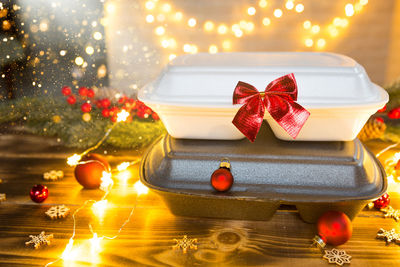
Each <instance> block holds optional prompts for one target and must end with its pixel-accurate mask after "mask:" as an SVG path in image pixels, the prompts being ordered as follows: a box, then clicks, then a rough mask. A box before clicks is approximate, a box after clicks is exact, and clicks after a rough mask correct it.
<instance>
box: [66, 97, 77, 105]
mask: <svg viewBox="0 0 400 267" xmlns="http://www.w3.org/2000/svg"><path fill="white" fill-rule="evenodd" d="M67 102H68V104H70V105H73V104H75V103H76V98H75V96H73V95H70V96H69V97H68V98H67Z"/></svg>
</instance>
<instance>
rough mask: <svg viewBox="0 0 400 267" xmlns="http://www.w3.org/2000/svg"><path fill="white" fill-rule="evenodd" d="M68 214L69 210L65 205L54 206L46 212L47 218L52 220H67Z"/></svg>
mask: <svg viewBox="0 0 400 267" xmlns="http://www.w3.org/2000/svg"><path fill="white" fill-rule="evenodd" d="M68 213H69V208H67V207H66V206H65V205H59V206H53V207H51V208H50V209H48V210H47V211H46V212H45V214H46V215H47V217H49V218H50V219H52V220H54V219H60V218H65V217H66V216H67V215H68Z"/></svg>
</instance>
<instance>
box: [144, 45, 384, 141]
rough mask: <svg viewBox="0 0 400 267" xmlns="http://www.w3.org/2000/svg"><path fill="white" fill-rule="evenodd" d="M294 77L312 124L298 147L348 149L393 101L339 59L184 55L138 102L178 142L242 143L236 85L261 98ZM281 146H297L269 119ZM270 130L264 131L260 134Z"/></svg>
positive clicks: (356, 68)
mask: <svg viewBox="0 0 400 267" xmlns="http://www.w3.org/2000/svg"><path fill="white" fill-rule="evenodd" d="M289 73H294V75H295V78H296V81H297V86H298V99H297V102H298V103H299V104H300V105H302V106H303V107H304V108H306V109H307V110H308V111H309V112H310V113H311V115H310V117H309V118H308V120H307V121H306V123H305V124H304V126H303V128H302V129H301V131H300V133H299V135H298V136H297V138H296V139H295V140H296V141H300V140H301V141H349V140H353V139H354V138H356V136H357V134H358V133H359V131H360V130H361V129H362V127H363V126H364V124H365V122H366V121H367V120H368V118H369V117H370V116H371V115H372V114H374V113H375V112H376V111H377V110H379V109H380V108H382V107H383V106H384V105H385V104H386V103H387V102H388V100H389V97H388V94H387V92H386V91H385V90H384V89H383V88H381V87H379V86H378V85H376V84H374V83H372V82H371V81H370V79H369V78H368V75H367V73H366V72H365V70H364V68H363V67H362V66H361V65H359V64H358V63H357V62H356V61H354V60H353V59H351V58H349V57H347V56H343V55H339V54H333V53H313V52H271V53H218V54H206V53H199V54H195V55H184V56H180V57H177V58H176V59H174V60H173V61H172V62H171V63H170V64H168V65H167V67H166V68H165V69H164V70H163V71H162V73H161V74H160V75H159V77H158V78H157V79H156V80H155V81H153V82H151V83H150V84H148V85H146V86H145V87H144V88H142V89H141V90H140V91H139V93H138V98H139V99H140V100H141V101H143V102H144V103H145V104H146V105H148V106H149V107H151V108H152V109H153V110H154V111H156V112H157V113H158V115H159V116H160V118H161V120H162V121H163V123H164V125H165V127H166V129H167V131H168V132H169V134H170V135H171V136H173V137H175V138H192V139H224V140H234V139H241V138H244V135H243V134H242V133H241V132H240V131H239V130H238V129H237V128H236V127H235V126H234V125H233V124H232V119H233V118H234V116H235V114H236V112H237V111H238V109H239V108H240V106H241V105H233V104H232V96H233V91H234V88H235V86H236V84H237V83H238V81H243V82H246V83H249V84H251V85H253V86H255V87H256V88H257V89H258V90H259V91H264V90H265V87H266V86H267V85H268V83H270V82H271V81H273V80H274V79H276V78H278V77H281V76H283V75H286V74H289ZM264 119H266V120H267V122H268V123H269V125H270V126H271V128H272V130H273V132H274V134H275V136H276V137H278V138H279V139H283V140H294V139H293V138H291V137H290V136H289V134H287V133H286V132H285V131H284V130H283V129H282V128H281V127H280V126H279V125H278V123H277V122H275V121H274V119H273V118H272V117H271V116H270V115H269V113H268V112H267V111H266V112H265V117H264ZM262 127H265V126H262Z"/></svg>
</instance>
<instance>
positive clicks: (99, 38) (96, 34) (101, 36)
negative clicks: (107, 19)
mask: <svg viewBox="0 0 400 267" xmlns="http://www.w3.org/2000/svg"><path fill="white" fill-rule="evenodd" d="M93 38H94V39H95V40H97V41H99V40H101V38H103V35H102V34H101V32H95V33H93Z"/></svg>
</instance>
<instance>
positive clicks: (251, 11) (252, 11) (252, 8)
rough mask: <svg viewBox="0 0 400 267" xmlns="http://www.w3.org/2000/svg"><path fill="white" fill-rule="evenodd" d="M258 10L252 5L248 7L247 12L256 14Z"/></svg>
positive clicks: (252, 14) (251, 14)
mask: <svg viewBox="0 0 400 267" xmlns="http://www.w3.org/2000/svg"><path fill="white" fill-rule="evenodd" d="M256 12H257V11H256V9H255V8H254V7H252V6H251V7H249V8H248V9H247V14H249V15H250V16H254V15H255V14H256Z"/></svg>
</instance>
